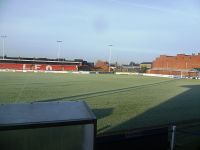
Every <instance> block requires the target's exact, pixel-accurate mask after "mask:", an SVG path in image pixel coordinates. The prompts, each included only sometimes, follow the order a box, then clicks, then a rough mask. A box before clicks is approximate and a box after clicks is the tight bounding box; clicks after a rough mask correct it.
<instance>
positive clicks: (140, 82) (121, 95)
mask: <svg viewBox="0 0 200 150" xmlns="http://www.w3.org/2000/svg"><path fill="white" fill-rule="evenodd" d="M0 85H1V86H0V103H1V104H7V103H24V102H26V103H27V102H33V101H58V100H65V101H76V100H84V101H86V102H87V104H88V105H89V106H90V107H91V109H92V111H93V112H94V113H95V115H96V116H97V119H98V120H97V129H98V134H100V133H109V132H114V131H121V130H128V129H134V128H140V127H148V126H154V125H159V124H165V123H170V122H176V121H183V120H190V119H199V118H200V109H199V108H200V80H192V79H169V78H158V77H144V76H134V75H96V74H95V75H92V74H90V75H83V74H53V73H11V72H10V73H8V72H0Z"/></svg>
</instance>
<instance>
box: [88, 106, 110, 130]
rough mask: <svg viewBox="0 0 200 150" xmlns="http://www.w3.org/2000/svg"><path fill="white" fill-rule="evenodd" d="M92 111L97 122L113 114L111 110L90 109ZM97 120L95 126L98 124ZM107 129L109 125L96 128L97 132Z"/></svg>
mask: <svg viewBox="0 0 200 150" xmlns="http://www.w3.org/2000/svg"><path fill="white" fill-rule="evenodd" d="M92 111H93V113H94V114H95V115H96V117H97V119H98V120H99V119H102V118H105V117H107V116H110V115H111V114H112V113H113V108H98V109H92ZM98 120H97V124H98ZM108 128H110V125H105V126H103V127H102V128H100V129H99V128H98V131H97V132H101V131H103V130H106V129H108Z"/></svg>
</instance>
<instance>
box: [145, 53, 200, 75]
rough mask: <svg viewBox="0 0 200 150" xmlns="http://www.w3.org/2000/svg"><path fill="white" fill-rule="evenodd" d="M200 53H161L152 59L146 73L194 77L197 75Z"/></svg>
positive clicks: (199, 66)
mask: <svg viewBox="0 0 200 150" xmlns="http://www.w3.org/2000/svg"><path fill="white" fill-rule="evenodd" d="M199 68H200V53H198V54H197V55H195V54H192V55H185V54H178V55H177V56H167V55H161V56H160V57H158V58H156V59H155V60H154V61H153V64H152V69H150V70H149V71H148V73H152V74H167V75H180V76H188V77H194V76H199V71H198V70H199Z"/></svg>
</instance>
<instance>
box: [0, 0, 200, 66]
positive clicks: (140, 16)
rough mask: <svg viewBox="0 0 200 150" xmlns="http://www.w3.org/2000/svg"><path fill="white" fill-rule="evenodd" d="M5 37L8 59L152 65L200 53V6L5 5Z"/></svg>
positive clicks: (61, 0)
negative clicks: (162, 56) (160, 59)
mask: <svg viewBox="0 0 200 150" xmlns="http://www.w3.org/2000/svg"><path fill="white" fill-rule="evenodd" d="M0 34H1V35H4V34H6V35H7V36H8V37H7V38H6V41H5V51H6V54H7V55H8V56H26V57H49V58H55V57H56V56H57V51H58V44H57V42H56V41H57V40H62V41H63V42H62V44H61V54H60V55H61V56H62V57H64V58H67V59H74V58H83V59H86V60H88V61H95V60H97V59H102V60H108V58H109V48H108V45H109V44H113V47H112V59H111V60H112V62H115V61H118V62H120V63H128V62H129V61H135V62H142V61H152V60H153V59H154V58H155V57H157V56H159V55H160V54H167V55H175V54H177V53H186V54H191V53H198V52H200V42H199V40H200V1H199V0H168V1H160V0H99V1H97V0H0ZM0 52H1V53H0V54H2V39H1V42H0Z"/></svg>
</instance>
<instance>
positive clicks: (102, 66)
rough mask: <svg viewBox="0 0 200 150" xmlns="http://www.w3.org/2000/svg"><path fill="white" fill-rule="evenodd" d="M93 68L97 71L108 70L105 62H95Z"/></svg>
mask: <svg viewBox="0 0 200 150" xmlns="http://www.w3.org/2000/svg"><path fill="white" fill-rule="evenodd" d="M95 68H96V69H97V70H98V71H108V70H109V64H108V62H107V61H102V60H97V61H96V64H95Z"/></svg>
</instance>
